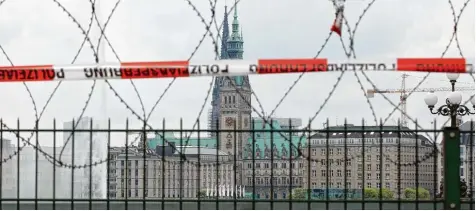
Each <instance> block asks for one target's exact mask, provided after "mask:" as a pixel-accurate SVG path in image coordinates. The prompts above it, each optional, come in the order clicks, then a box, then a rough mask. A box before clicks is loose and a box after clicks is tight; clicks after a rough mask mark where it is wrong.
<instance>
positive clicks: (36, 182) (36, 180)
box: [17, 120, 54, 210]
mask: <svg viewBox="0 0 476 211" xmlns="http://www.w3.org/2000/svg"><path fill="white" fill-rule="evenodd" d="M38 126H39V122H38V120H36V121H35V139H36V141H35V144H36V147H37V149H36V150H35V210H38V173H39V171H38V158H39V156H38V151H39V149H40V147H39V146H40V145H39V140H38V139H39V136H38V130H39V128H38ZM18 159H19V160H21V159H20V157H18ZM53 162H54V161H53ZM17 171H20V166H18V168H17ZM19 179H20V178H17V180H19ZM18 189H20V186H18Z"/></svg>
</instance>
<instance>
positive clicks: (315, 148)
mask: <svg viewBox="0 0 476 211" xmlns="http://www.w3.org/2000/svg"><path fill="white" fill-rule="evenodd" d="M362 140H363V139H362V138H356V137H354V138H350V139H347V146H346V147H344V142H343V141H344V139H343V138H342V137H340V138H333V137H332V134H331V136H330V137H329V145H328V146H327V145H326V143H327V142H326V139H324V138H317V139H311V142H310V143H311V144H310V149H308V148H305V149H304V154H306V155H307V154H309V151H310V155H311V160H312V161H311V162H310V164H309V162H304V163H305V167H304V168H310V170H311V171H310V174H311V175H310V176H309V175H308V171H304V175H305V176H304V181H305V182H304V184H303V186H304V187H311V189H319V188H321V189H322V188H326V187H327V185H328V186H329V188H337V189H340V188H341V189H344V188H348V189H360V188H380V187H382V188H388V189H390V190H391V191H393V192H394V193H395V196H397V194H398V193H399V191H400V193H401V194H402V197H403V193H404V190H405V188H415V187H416V186H417V183H418V186H419V187H421V188H425V189H427V190H429V191H430V193H431V194H432V195H433V194H434V193H435V191H437V189H436V190H435V182H436V183H437V182H438V181H435V176H436V174H438V171H437V170H438V169H435V168H436V165H435V164H434V160H433V158H430V159H426V160H425V161H423V162H419V163H418V165H407V164H414V163H417V162H416V161H417V160H419V159H420V160H421V158H422V157H424V155H425V154H429V153H431V152H432V151H433V147H432V146H430V145H423V144H420V142H419V144H418V146H417V145H416V144H415V143H416V142H415V138H414V137H413V138H401V139H400V140H401V142H400V145H398V144H397V143H398V138H396V137H388V138H387V137H385V136H383V138H382V141H383V143H382V146H380V144H379V143H378V142H377V141H378V139H377V138H366V139H364V140H365V147H362ZM346 148H347V156H345V154H346V152H345V149H346ZM398 148H400V150H398ZM417 151H418V155H417V154H416V153H417ZM399 161H400V165H398V162H399ZM403 164H406V165H403ZM308 165H310V167H309V166H308ZM309 183H310V184H309ZM436 187H437V188H438V186H436Z"/></svg>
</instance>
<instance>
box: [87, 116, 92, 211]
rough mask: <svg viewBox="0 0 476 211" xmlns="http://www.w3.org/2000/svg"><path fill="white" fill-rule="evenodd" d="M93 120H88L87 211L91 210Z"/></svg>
mask: <svg viewBox="0 0 476 211" xmlns="http://www.w3.org/2000/svg"><path fill="white" fill-rule="evenodd" d="M92 195H93V119H89V202H88V203H89V210H92V209H93V196H92Z"/></svg>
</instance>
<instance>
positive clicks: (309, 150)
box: [306, 119, 317, 210]
mask: <svg viewBox="0 0 476 211" xmlns="http://www.w3.org/2000/svg"><path fill="white" fill-rule="evenodd" d="M308 125H309V127H308V128H307V144H306V145H307V162H308V163H307V209H308V210H311V119H309V124H308ZM312 162H313V163H315V164H316V162H317V161H315V160H314V161H312ZM315 167H316V170H315V171H316V172H317V164H316V166H315ZM316 174H317V173H316Z"/></svg>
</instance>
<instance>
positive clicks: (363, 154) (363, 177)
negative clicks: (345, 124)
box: [357, 119, 366, 210]
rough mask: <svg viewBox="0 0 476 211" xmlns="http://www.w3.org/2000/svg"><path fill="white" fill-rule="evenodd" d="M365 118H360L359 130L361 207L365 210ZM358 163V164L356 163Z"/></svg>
mask: <svg viewBox="0 0 476 211" xmlns="http://www.w3.org/2000/svg"><path fill="white" fill-rule="evenodd" d="M364 131H365V120H364V119H362V130H361V135H362V152H361V153H362V187H361V192H362V197H361V198H362V201H361V202H362V209H363V210H365V150H366V149H365V132H364ZM357 165H358V164H357Z"/></svg>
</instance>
